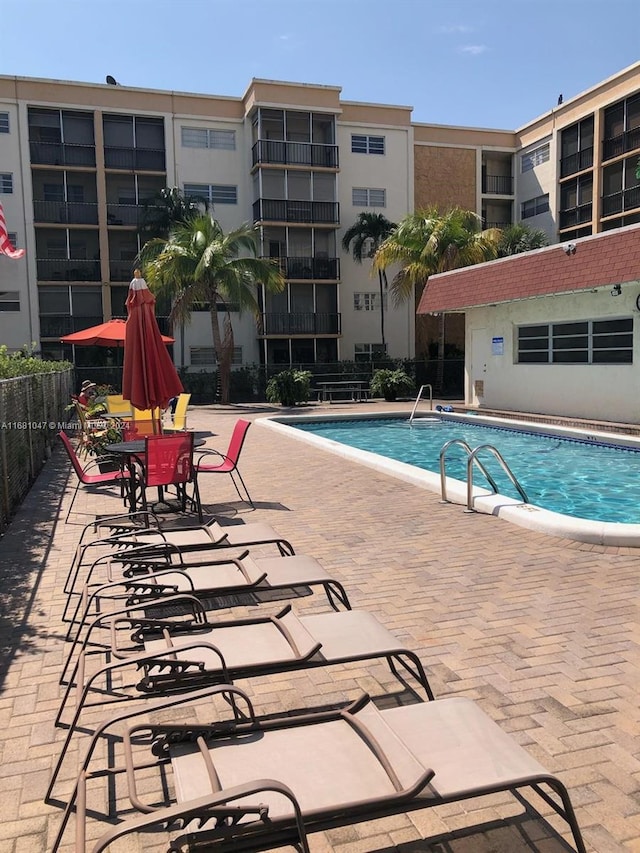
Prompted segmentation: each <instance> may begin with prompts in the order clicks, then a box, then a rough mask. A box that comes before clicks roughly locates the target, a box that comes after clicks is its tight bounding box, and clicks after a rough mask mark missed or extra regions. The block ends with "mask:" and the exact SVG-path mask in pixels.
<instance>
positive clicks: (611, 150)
mask: <svg viewBox="0 0 640 853" xmlns="http://www.w3.org/2000/svg"><path fill="white" fill-rule="evenodd" d="M636 148H640V127H634V128H633V130H627V132H626V133H621V134H620V135H619V136H612V137H611V138H610V139H605V140H604V142H603V143H602V159H603V160H611V158H612V157H619V156H620V154H626V152H627V151H635V150H636Z"/></svg>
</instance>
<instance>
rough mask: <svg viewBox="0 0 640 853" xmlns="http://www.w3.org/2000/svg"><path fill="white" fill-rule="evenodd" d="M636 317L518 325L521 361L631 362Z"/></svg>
mask: <svg viewBox="0 0 640 853" xmlns="http://www.w3.org/2000/svg"><path fill="white" fill-rule="evenodd" d="M632 362H633V318H632V317H622V318H617V319H613V320H582V321H578V322H575V323H541V324H538V325H535V326H520V328H519V329H518V364H632Z"/></svg>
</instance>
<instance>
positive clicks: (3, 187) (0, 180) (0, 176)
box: [0, 172, 13, 194]
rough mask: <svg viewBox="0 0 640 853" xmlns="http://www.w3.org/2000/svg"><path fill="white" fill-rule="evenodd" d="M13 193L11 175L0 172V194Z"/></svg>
mask: <svg viewBox="0 0 640 853" xmlns="http://www.w3.org/2000/svg"><path fill="white" fill-rule="evenodd" d="M12 192H13V175H12V174H11V173H10V172H0V193H7V194H8V193H12Z"/></svg>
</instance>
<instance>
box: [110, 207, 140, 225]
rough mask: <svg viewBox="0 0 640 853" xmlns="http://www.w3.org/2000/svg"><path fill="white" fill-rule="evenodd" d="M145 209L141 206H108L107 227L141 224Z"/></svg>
mask: <svg viewBox="0 0 640 853" xmlns="http://www.w3.org/2000/svg"><path fill="white" fill-rule="evenodd" d="M143 210H144V207H143V206H142V205H140V204H108V205H107V225H135V226H136V227H137V226H138V225H139V224H140V220H141V218H142V212H143Z"/></svg>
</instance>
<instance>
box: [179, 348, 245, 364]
mask: <svg viewBox="0 0 640 853" xmlns="http://www.w3.org/2000/svg"><path fill="white" fill-rule="evenodd" d="M189 357H190V359H191V366H192V367H199V366H200V367H204V366H207V367H209V366H211V365H214V364H217V359H216V351H215V349H214V348H213V347H190V348H189ZM231 364H235V365H237V366H240V365H241V364H242V347H234V348H233V358H232V360H231Z"/></svg>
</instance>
